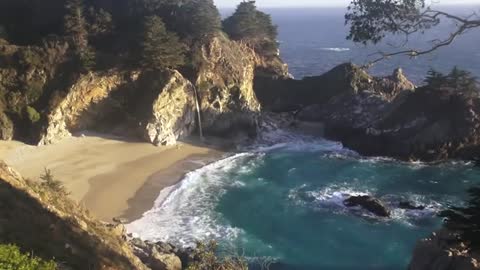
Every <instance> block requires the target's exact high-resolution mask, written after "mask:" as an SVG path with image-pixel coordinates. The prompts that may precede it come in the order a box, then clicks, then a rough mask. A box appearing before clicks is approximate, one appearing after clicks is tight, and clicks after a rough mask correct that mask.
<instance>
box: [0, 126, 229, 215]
mask: <svg viewBox="0 0 480 270" xmlns="http://www.w3.org/2000/svg"><path fill="white" fill-rule="evenodd" d="M198 145H200V146H197V145H194V144H189V143H180V144H178V145H177V146H173V147H156V146H153V145H151V144H149V143H144V142H132V141H126V140H122V139H120V138H115V137H108V136H99V135H88V136H79V137H71V138H66V139H64V140H63V141H61V142H59V143H57V144H54V145H47V146H30V145H26V144H23V143H21V142H17V141H10V142H7V141H1V142H0V158H1V159H3V160H5V162H7V164H9V165H10V166H12V167H13V168H14V169H16V170H18V171H19V172H20V173H21V174H22V175H23V176H24V177H26V178H30V179H32V180H36V179H38V178H39V176H40V175H42V174H43V173H44V169H45V168H48V169H49V170H51V172H52V173H53V175H54V177H55V178H56V179H58V180H60V181H62V182H63V183H64V185H65V187H66V188H67V189H68V191H69V192H71V195H70V196H71V197H72V198H73V199H74V200H76V201H77V202H79V203H80V204H83V205H85V206H86V207H87V209H89V210H90V211H91V213H92V214H93V215H94V216H96V217H98V218H100V219H102V220H104V221H111V219H112V218H114V217H123V218H126V219H128V220H134V219H137V218H139V217H141V215H142V213H144V212H145V211H147V210H149V209H150V208H151V207H152V206H153V203H154V201H155V199H156V198H157V196H158V195H159V193H160V191H161V190H162V189H163V188H165V187H168V186H171V185H173V184H175V183H177V182H178V181H179V180H181V178H182V176H183V175H184V174H185V173H187V172H189V171H191V170H195V169H197V168H199V167H201V166H203V164H207V163H209V162H212V161H214V160H215V159H218V158H220V157H221V156H222V155H223V154H224V153H223V152H221V151H218V150H213V149H212V148H209V147H207V146H203V145H202V144H198Z"/></svg>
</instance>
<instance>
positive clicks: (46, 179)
mask: <svg viewBox="0 0 480 270" xmlns="http://www.w3.org/2000/svg"><path fill="white" fill-rule="evenodd" d="M40 180H42V183H41V186H42V187H44V188H46V189H48V190H51V191H53V192H55V193H57V194H59V195H68V192H67V190H66V188H65V186H64V185H63V183H62V182H60V181H58V180H56V179H55V178H54V177H53V174H52V172H51V171H50V170H49V169H47V168H45V172H44V174H43V175H41V176H40Z"/></svg>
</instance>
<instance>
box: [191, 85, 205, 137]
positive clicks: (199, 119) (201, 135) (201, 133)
mask: <svg viewBox="0 0 480 270" xmlns="http://www.w3.org/2000/svg"><path fill="white" fill-rule="evenodd" d="M193 91H194V93H195V107H196V109H197V121H198V132H199V135H200V139H201V140H203V128H202V116H201V115H200V103H199V102H198V92H197V87H196V86H195V85H193Z"/></svg>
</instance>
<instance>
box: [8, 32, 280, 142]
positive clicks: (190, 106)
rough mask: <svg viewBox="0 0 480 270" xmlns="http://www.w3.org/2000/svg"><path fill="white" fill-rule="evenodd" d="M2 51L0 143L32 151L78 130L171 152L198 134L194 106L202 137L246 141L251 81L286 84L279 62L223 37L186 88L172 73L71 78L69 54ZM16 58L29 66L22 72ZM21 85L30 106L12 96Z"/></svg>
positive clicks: (252, 106)
mask: <svg viewBox="0 0 480 270" xmlns="http://www.w3.org/2000/svg"><path fill="white" fill-rule="evenodd" d="M2 48H3V52H2V54H1V57H3V59H5V61H4V62H5V63H6V64H5V66H0V78H1V80H0V90H1V91H0V92H2V95H0V97H1V99H0V137H1V139H12V138H16V139H20V140H24V141H27V142H31V143H34V144H37V143H38V144H50V143H55V142H57V141H59V140H61V139H62V138H65V137H67V136H71V134H72V133H76V132H79V131H83V130H93V131H99V132H107V133H114V134H116V135H121V136H134V137H137V138H142V139H145V140H146V141H149V142H151V143H153V144H156V145H160V144H161V145H170V144H174V143H176V141H177V140H178V139H181V138H183V137H186V136H188V135H190V134H191V133H192V132H193V131H194V130H195V129H196V128H197V126H198V123H197V122H198V121H197V112H196V109H197V108H196V98H198V102H199V109H200V111H201V124H202V127H203V130H204V132H205V133H207V134H211V135H219V136H231V135H232V134H237V133H239V132H240V133H243V134H247V135H249V136H253V135H254V134H255V133H256V131H257V122H258V118H259V114H260V110H261V106H260V103H259V102H258V100H257V97H256V94H255V92H254V90H253V81H254V78H255V77H256V76H262V77H270V78H273V77H275V78H284V77H288V76H289V74H288V67H287V66H286V65H285V64H283V63H282V61H281V60H280V58H278V57H272V56H271V57H268V58H266V57H262V56H260V55H257V54H256V53H255V52H254V51H253V50H252V49H250V48H249V47H247V46H246V45H244V44H241V43H239V42H234V41H231V40H229V39H228V38H227V37H225V36H223V34H218V35H217V36H216V37H214V38H212V39H211V40H210V41H209V42H207V43H206V44H205V45H203V46H202V47H201V50H200V53H198V55H196V57H197V59H196V61H197V62H198V63H199V64H198V70H196V71H195V75H194V76H193V77H194V78H193V79H192V80H191V81H189V80H187V79H186V78H185V77H184V76H182V74H180V73H179V72H177V71H164V72H157V71H145V70H143V71H142V70H139V71H129V70H122V69H116V70H109V71H103V72H90V73H88V74H77V73H76V72H74V71H73V70H71V69H68V68H66V67H65V68H63V66H68V61H67V60H66V59H68V57H67V55H66V52H67V50H68V47H62V46H60V45H58V44H56V45H52V47H51V48H47V47H46V48H40V47H31V48H30V47H28V48H27V47H17V46H10V45H4V46H3V47H2ZM29 50H40V51H41V50H44V51H45V53H44V55H45V59H30V58H29V56H28V55H29V53H28V51H29ZM24 54H25V55H26V56H23V55H24ZM19 55H20V56H21V57H24V58H26V59H28V61H27V62H28V63H27V64H25V66H21V64H20V62H19V60H18V58H19V57H20V56H19ZM34 55H35V56H36V57H37V56H38V55H42V54H40V53H36V54H34ZM43 61H45V62H46V63H49V64H48V65H44V64H42V62H43ZM18 78H22V79H18ZM19 80H20V81H19ZM28 85H36V88H35V99H34V100H31V99H30V98H29V94H28V93H24V92H22V91H19V92H16V91H17V90H18V89H21V87H20V86H22V87H23V86H28ZM29 89H30V88H29ZM32 117H33V118H32Z"/></svg>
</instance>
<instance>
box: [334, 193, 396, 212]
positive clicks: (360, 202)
mask: <svg viewBox="0 0 480 270" xmlns="http://www.w3.org/2000/svg"><path fill="white" fill-rule="evenodd" d="M343 204H344V205H345V206H347V207H355V206H360V207H362V208H363V209H365V210H367V211H369V212H371V213H372V214H374V215H376V216H379V217H389V216H390V210H388V208H387V207H386V206H385V205H384V204H383V203H382V201H380V200H379V199H377V198H373V197H371V196H351V197H350V198H348V199H346V200H345V201H343Z"/></svg>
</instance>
